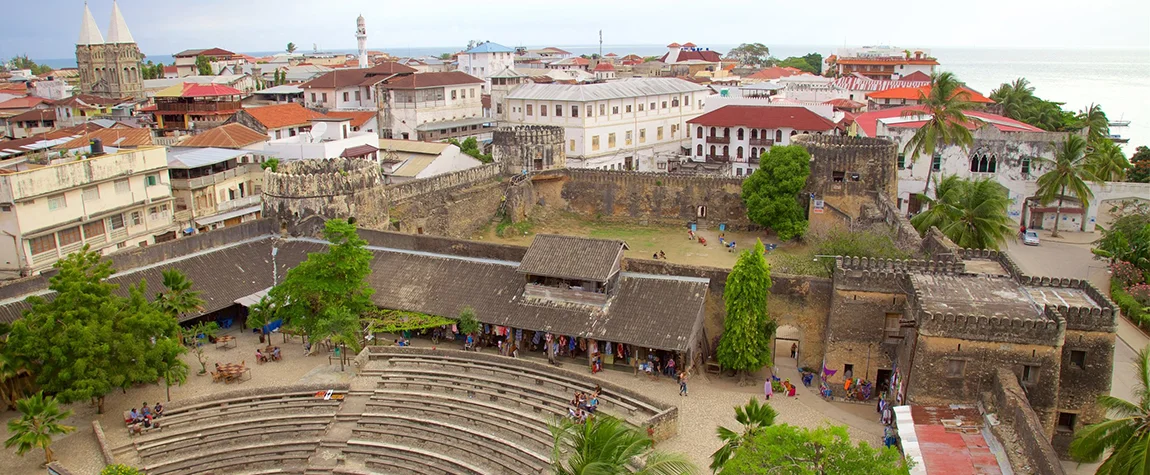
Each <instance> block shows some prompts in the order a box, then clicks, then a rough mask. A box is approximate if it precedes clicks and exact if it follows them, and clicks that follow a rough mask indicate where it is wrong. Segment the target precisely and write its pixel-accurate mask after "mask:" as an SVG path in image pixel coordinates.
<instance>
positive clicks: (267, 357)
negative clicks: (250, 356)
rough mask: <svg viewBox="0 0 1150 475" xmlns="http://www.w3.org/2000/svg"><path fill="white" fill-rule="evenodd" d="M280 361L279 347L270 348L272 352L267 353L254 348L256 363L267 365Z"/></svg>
mask: <svg viewBox="0 0 1150 475" xmlns="http://www.w3.org/2000/svg"><path fill="white" fill-rule="evenodd" d="M280 359H282V356H281V355H280V347H278V346H275V347H272V351H271V352H269V353H264V352H262V351H260V349H259V348H256V362H257V363H267V362H268V361H279V360H280Z"/></svg>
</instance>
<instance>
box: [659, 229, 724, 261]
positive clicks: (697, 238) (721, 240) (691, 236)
mask: <svg viewBox="0 0 1150 475" xmlns="http://www.w3.org/2000/svg"><path fill="white" fill-rule="evenodd" d="M687 239H690V240H692V241H699V244H702V245H703V246H706V245H707V238H704V237H703V236H699V235H696V234H695V230H693V229H689V230H687ZM719 245H720V246H723V247H725V248H727V252H735V241H728V240H727V233H719ZM662 253H663V251H659V254H662ZM663 258H664V259H666V257H663ZM656 259H658V257H656Z"/></svg>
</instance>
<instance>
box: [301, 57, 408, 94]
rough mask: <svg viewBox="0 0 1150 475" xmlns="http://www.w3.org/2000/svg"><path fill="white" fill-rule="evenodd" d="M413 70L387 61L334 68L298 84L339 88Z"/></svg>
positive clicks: (363, 84) (359, 84)
mask: <svg viewBox="0 0 1150 475" xmlns="http://www.w3.org/2000/svg"><path fill="white" fill-rule="evenodd" d="M415 71H416V70H415V68H411V67H408V66H404V65H402V64H399V63H396V62H392V61H388V62H383V63H379V64H377V65H375V66H372V67H370V68H366V69H336V70H334V71H331V72H328V73H326V74H324V75H322V76H320V77H317V78H315V79H312V80H311V81H308V82H305V83H303V84H300V87H302V88H304V89H310V88H322V89H339V88H344V87H351V86H370V85H373V84H375V83H377V82H379V81H382V80H384V79H387V78H388V77H390V76H391V75H393V74H410V73H414V72H415Z"/></svg>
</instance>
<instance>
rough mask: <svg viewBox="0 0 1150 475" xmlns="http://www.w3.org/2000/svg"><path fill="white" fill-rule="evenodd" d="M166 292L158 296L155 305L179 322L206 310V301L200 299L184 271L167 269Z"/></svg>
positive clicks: (163, 273) (164, 272)
mask: <svg viewBox="0 0 1150 475" xmlns="http://www.w3.org/2000/svg"><path fill="white" fill-rule="evenodd" d="M161 275H163V276H164V280H163V284H164V290H163V291H162V292H160V293H158V294H156V299H155V300H154V302H155V305H156V307H157V308H159V309H160V311H162V312H164V313H166V314H168V315H169V316H171V317H172V318H174V319H175V320H176V321H177V322H178V321H179V320H180V318H181V317H183V316H184V315H186V314H188V313H191V312H202V311H203V310H204V299H202V298H200V292H199V291H198V290H192V281H191V280H189V279H188V276H187V275H185V274H184V273H183V272H182V271H180V270H179V269H176V268H171V269H165V270H164V271H162V272H161Z"/></svg>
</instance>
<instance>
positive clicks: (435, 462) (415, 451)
mask: <svg viewBox="0 0 1150 475" xmlns="http://www.w3.org/2000/svg"><path fill="white" fill-rule="evenodd" d="M343 451H344V453H351V454H360V455H367V456H378V457H394V458H399V457H401V456H402V457H403V458H404V459H405V460H409V461H421V462H422V463H424V464H427V465H430V466H439V467H438V468H439V469H440V470H443V473H445V474H464V475H494V474H493V473H491V472H488V471H486V470H483V469H482V468H480V467H476V466H475V464H472V463H468V462H464V461H462V460H459V459H456V458H454V457H450V456H447V455H444V454H439V453H435V452H432V451H429V450H423V449H420V448H416V447H407V446H402V445H396V444H389V443H386V442H376V441H371V440H360V439H351V440H348V441H347V447H345V448H344V449H343ZM413 459H414V460H413ZM373 460H375V459H368V462H372V461H373ZM441 465H445V466H446V467H442V466H441Z"/></svg>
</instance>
